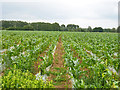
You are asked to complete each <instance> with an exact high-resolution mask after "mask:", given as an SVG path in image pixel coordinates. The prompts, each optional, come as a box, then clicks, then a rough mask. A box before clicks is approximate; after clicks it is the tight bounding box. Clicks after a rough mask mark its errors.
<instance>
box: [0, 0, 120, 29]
mask: <svg viewBox="0 0 120 90" xmlns="http://www.w3.org/2000/svg"><path fill="white" fill-rule="evenodd" d="M118 1H119V0H0V15H1V16H0V20H21V21H27V22H50V23H54V22H58V23H59V24H60V25H61V24H65V25H67V24H76V25H79V26H80V27H83V28H87V27H88V26H91V27H92V28H94V27H103V28H113V27H115V28H117V26H118ZM1 13H2V14H1Z"/></svg>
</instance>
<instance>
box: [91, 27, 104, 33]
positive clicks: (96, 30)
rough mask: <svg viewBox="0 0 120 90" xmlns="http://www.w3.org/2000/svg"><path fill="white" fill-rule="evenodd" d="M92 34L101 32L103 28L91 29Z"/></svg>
mask: <svg viewBox="0 0 120 90" xmlns="http://www.w3.org/2000/svg"><path fill="white" fill-rule="evenodd" d="M93 32H103V28H101V27H95V28H94V29H93Z"/></svg>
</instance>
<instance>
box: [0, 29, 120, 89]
mask: <svg viewBox="0 0 120 90" xmlns="http://www.w3.org/2000/svg"><path fill="white" fill-rule="evenodd" d="M1 42H2V47H1V62H0V63H1V67H2V68H1V70H0V73H1V80H2V81H1V83H2V88H118V87H120V62H119V59H118V55H119V54H118V51H119V50H118V46H119V42H118V33H99V32H57V31H2V36H1Z"/></svg>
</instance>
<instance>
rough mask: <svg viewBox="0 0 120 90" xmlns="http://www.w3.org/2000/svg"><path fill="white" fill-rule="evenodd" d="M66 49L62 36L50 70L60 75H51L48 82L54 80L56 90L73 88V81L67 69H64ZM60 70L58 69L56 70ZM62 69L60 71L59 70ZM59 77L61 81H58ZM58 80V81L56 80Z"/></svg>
mask: <svg viewBox="0 0 120 90" xmlns="http://www.w3.org/2000/svg"><path fill="white" fill-rule="evenodd" d="M64 54H65V53H64V48H63V44H62V41H61V36H60V37H59V41H58V43H57V46H56V50H55V54H54V56H53V64H52V66H51V68H50V72H56V73H58V74H59V75H53V74H50V76H49V77H48V80H49V81H51V80H53V83H54V84H55V85H54V86H55V88H67V87H68V88H72V83H71V79H70V77H69V75H68V73H67V68H65V67H64V59H63V55H64ZM55 68H58V69H55ZM59 69H60V70H59ZM57 77H59V79H57ZM55 79H56V80H55Z"/></svg>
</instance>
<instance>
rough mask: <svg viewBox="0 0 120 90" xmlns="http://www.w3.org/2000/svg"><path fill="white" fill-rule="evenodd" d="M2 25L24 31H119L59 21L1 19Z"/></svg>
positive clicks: (3, 27)
mask: <svg viewBox="0 0 120 90" xmlns="http://www.w3.org/2000/svg"><path fill="white" fill-rule="evenodd" d="M0 24H1V26H2V27H0V28H1V30H24V31H76V32H117V29H115V28H112V29H110V28H106V29H105V28H104V29H103V28H102V27H95V28H91V27H90V26H89V27H88V28H81V27H79V25H75V24H68V25H67V26H65V25H64V24H62V25H59V23H56V22H55V23H45V22H32V23H28V22H23V21H6V20H2V21H0Z"/></svg>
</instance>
